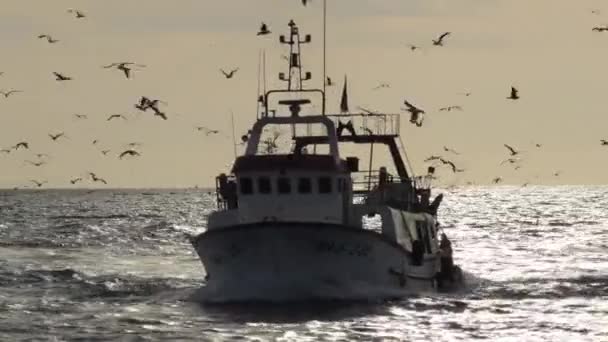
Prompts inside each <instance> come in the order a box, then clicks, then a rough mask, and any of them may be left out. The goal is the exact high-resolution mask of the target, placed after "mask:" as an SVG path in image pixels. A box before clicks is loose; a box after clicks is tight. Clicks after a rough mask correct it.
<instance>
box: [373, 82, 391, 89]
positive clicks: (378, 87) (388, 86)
mask: <svg viewBox="0 0 608 342" xmlns="http://www.w3.org/2000/svg"><path fill="white" fill-rule="evenodd" d="M390 87H391V85H390V84H388V83H380V84H379V85H378V86H376V87H374V88H372V90H378V89H380V88H390Z"/></svg>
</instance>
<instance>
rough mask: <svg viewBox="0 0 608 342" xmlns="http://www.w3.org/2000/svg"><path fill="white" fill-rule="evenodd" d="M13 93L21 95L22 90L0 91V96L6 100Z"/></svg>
mask: <svg viewBox="0 0 608 342" xmlns="http://www.w3.org/2000/svg"><path fill="white" fill-rule="evenodd" d="M15 93H23V90H16V89H11V90H9V91H0V95H4V97H5V98H8V97H9V96H10V95H11V94H15Z"/></svg>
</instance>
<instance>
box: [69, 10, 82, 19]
mask: <svg viewBox="0 0 608 342" xmlns="http://www.w3.org/2000/svg"><path fill="white" fill-rule="evenodd" d="M68 13H75V14H76V18H77V19H81V18H85V17H86V15H84V13H82V12H81V11H79V10H75V9H71V8H70V9H68Z"/></svg>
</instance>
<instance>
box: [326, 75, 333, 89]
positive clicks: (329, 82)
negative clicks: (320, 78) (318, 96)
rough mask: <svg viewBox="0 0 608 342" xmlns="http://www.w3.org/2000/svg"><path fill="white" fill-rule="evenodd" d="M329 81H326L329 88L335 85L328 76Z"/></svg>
mask: <svg viewBox="0 0 608 342" xmlns="http://www.w3.org/2000/svg"><path fill="white" fill-rule="evenodd" d="M326 78H327V79H326V80H325V85H327V86H328V87H331V86H333V85H334V84H335V83H334V82H333V81H332V80H331V77H329V76H327V77H326Z"/></svg>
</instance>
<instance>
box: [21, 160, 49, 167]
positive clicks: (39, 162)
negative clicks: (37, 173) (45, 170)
mask: <svg viewBox="0 0 608 342" xmlns="http://www.w3.org/2000/svg"><path fill="white" fill-rule="evenodd" d="M25 162H26V163H29V164H31V165H34V166H42V165H44V164H46V162H45V161H43V160H41V161H37V162H33V161H31V160H26V161H25Z"/></svg>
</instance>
